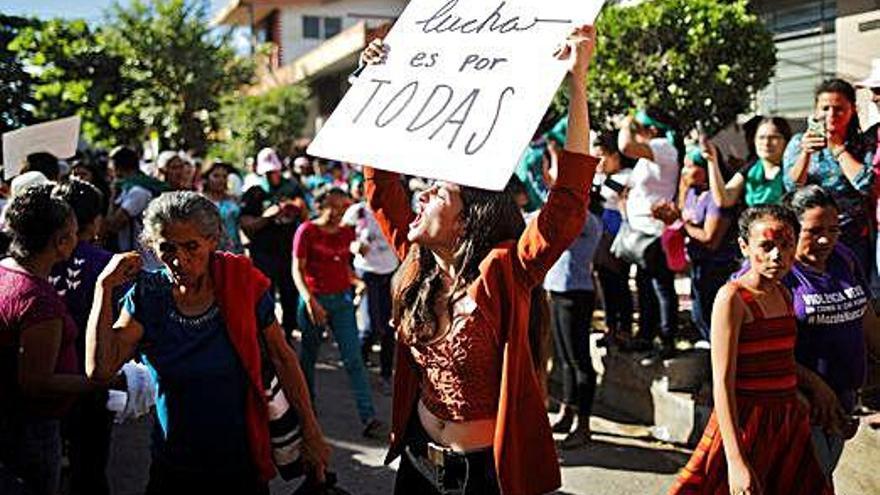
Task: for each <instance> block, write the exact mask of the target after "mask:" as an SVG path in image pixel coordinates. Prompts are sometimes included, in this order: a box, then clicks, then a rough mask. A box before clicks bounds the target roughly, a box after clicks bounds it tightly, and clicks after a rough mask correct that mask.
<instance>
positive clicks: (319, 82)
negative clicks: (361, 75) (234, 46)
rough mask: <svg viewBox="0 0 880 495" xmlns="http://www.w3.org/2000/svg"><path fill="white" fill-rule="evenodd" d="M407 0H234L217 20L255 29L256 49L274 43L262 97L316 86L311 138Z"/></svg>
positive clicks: (307, 131)
mask: <svg viewBox="0 0 880 495" xmlns="http://www.w3.org/2000/svg"><path fill="white" fill-rule="evenodd" d="M406 4H407V0H230V1H229V3H228V4H227V5H226V7H224V8H223V9H221V10H220V12H219V13H218V14H217V16H216V17H215V18H214V20H213V22H214V24H217V25H231V26H240V27H246V28H250V30H251V33H252V39H253V43H254V45H255V46H256V45H262V44H264V43H270V44H271V46H272V53H271V56H270V57H269V61H268V64H267V65H268V66H267V67H261V68H260V70H259V73H258V74H259V82H258V83H257V84H256V85H255V86H254V87H252V88H251V91H252V92H254V93H260V92H263V91H266V90H268V89H271V88H273V87H276V86H280V85H285V84H296V83H301V82H305V83H308V84H309V86H310V87H311V88H312V94H313V99H312V105H311V107H312V108H311V115H310V118H309V124H308V125H307V128H306V129H305V131H304V133H305V134H306V135H309V134H313V133H314V132H315V129H316V127H320V125H321V123H322V122H323V120H324V119H325V118H326V117H327V116H329V114H330V113H331V112H332V111H333V108H335V107H336V104H337V103H338V102H339V100H340V99H341V98H342V95H343V94H345V90H346V89H347V78H348V75H349V74H350V73H351V72H352V71H353V70H354V69H355V68H356V67H357V60H358V56H359V55H360V52H361V51H362V50H363V49H364V47H366V45H367V43H368V42H369V41H370V40H371V39H372V38H373V37H376V36H384V34H385V33H386V32H387V29H388V28H389V27H390V25H391V23H393V21H394V20H396V19H397V17H398V16H399V15H400V13H401V12H403V9H404V7H405V6H406Z"/></svg>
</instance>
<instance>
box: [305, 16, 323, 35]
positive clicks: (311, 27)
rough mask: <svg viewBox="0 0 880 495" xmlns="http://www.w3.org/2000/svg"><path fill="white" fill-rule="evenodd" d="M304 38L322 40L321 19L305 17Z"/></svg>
mask: <svg viewBox="0 0 880 495" xmlns="http://www.w3.org/2000/svg"><path fill="white" fill-rule="evenodd" d="M303 38H306V39H312V40H319V39H321V18H320V17H315V16H311V15H305V16H303Z"/></svg>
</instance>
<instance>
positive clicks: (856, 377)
mask: <svg viewBox="0 0 880 495" xmlns="http://www.w3.org/2000/svg"><path fill="white" fill-rule="evenodd" d="M784 283H785V285H786V286H787V287H788V288H789V289H791V292H792V296H793V298H794V312H795V316H796V318H797V322H798V336H797V346H796V348H795V353H796V356H797V361H798V363H800V364H801V365H803V366H806V367H807V368H809V369H810V370H812V371H814V372H815V373H817V374H818V375H819V376H821V377H822V378H823V379H824V380H825V382H826V383H828V385H829V386H830V387H831V388H832V389H833V390H834V391H835V392H836V393H837V395H838V397H839V398H840V400H841V403H842V405H843V407H844V408H846V409H847V410H852V408H853V407H854V405H855V404H854V401H855V396H854V395H855V394H854V392H855V390H856V389H858V388H860V387H861V386H862V384H863V383H864V381H865V373H866V351H865V335H864V325H863V317H864V315H865V310H866V308H867V304H868V294H869V291H868V284H867V282H866V279H865V276H864V272H862V268H861V265H860V264H859V262H858V260H857V259H856V258H855V256H854V255H853V254H852V251H850V250H849V249H848V248H847V247H846V246H844V245H842V244H840V243H838V244H837V246H835V248H834V252H833V253H832V254H831V256H830V257H829V258H828V261H827V263H826V268H825V272H817V271H815V270H813V269H812V268H810V267H808V266H805V265H803V264H801V263H795V265H794V266H793V267H792V270H791V273H789V274H788V275H787V276H786V277H785V279H784Z"/></svg>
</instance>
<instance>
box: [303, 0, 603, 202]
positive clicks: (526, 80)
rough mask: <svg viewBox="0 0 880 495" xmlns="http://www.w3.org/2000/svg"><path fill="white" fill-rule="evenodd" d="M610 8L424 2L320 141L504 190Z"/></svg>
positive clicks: (585, 3)
mask: <svg viewBox="0 0 880 495" xmlns="http://www.w3.org/2000/svg"><path fill="white" fill-rule="evenodd" d="M603 3H604V0H543V1H540V2H537V1H534V0H506V1H500V0H467V1H465V0H413V1H412V2H410V3H409V5H408V6H407V8H406V10H405V11H404V12H403V14H402V15H401V16H400V18H399V19H398V20H397V22H396V23H395V25H394V27H393V29H392V30H391V32H390V33H389V35H388V37H387V38H386V39H385V43H386V45H387V46H388V47H389V53H388V59H387V62H386V63H385V64H382V65H374V66H370V67H367V68H366V69H365V70H364V71H363V72H362V73H361V74H360V75H359V77H358V78H357V79H356V81H355V82H354V84H353V85H352V87H351V89H349V91H348V92H347V93H346V95H345V97H344V98H343V100H342V102H340V104H339V106H338V107H337V108H336V110H335V111H334V112H333V114H332V115H331V116H330V118H329V119H328V120H327V122H326V124H325V125H324V127H323V128H322V129H321V130H320V131H319V133H318V135H317V136H316V137H315V140H314V141H313V142H312V144H311V146H310V147H309V149H308V152H309V153H310V154H312V155H314V156H319V157H323V158H328V159H334V160H340V161H347V162H352V163H360V164H365V165H371V166H374V167H377V168H382V169H386V170H392V171H396V172H400V173H405V174H410V175H416V176H420V177H428V178H433V179H441V180H446V181H450V182H455V183H457V184H461V185H466V186H473V187H480V188H484V189H492V190H500V189H502V188H504V186H505V184H506V183H507V181H508V180H509V179H510V176H511V174H512V172H513V170H514V168H515V166H516V164H517V161H518V160H519V158H520V156H521V155H522V153H523V151H524V150H525V148H526V146H527V145H528V143H529V140H530V139H531V137H532V135H533V133H534V131H535V129H536V127H537V125H538V124H539V122H540V120H541V118H542V116H543V115H544V113H545V111H546V109H547V106H548V105H549V103H550V101H551V100H552V98H553V95H554V94H555V92H556V90H557V88H558V87H559V84H560V82H561V81H562V79H563V78H564V76H565V73H566V70H567V63H566V62H560V61H558V60H556V59H555V58H554V57H553V52H554V50H555V49H556V47H558V46H559V44H560V43H562V42H563V41H564V39H565V37H566V35H568V34H569V33H570V32H571V30H572V29H574V28H575V27H577V26H580V25H583V24H591V23H593V21H594V20H595V18H596V16H597V15H598V13H599V11H600V10H601V8H602V4H603Z"/></svg>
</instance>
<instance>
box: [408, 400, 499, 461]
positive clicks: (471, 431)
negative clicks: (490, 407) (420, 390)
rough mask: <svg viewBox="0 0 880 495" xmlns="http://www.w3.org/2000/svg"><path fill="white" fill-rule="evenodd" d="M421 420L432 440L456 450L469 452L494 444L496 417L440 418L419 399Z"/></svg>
mask: <svg viewBox="0 0 880 495" xmlns="http://www.w3.org/2000/svg"><path fill="white" fill-rule="evenodd" d="M418 410H419V420H420V421H421V422H422V426H423V427H424V428H425V431H426V432H427V433H428V436H429V437H431V440H433V441H434V442H436V443H437V444H439V445H442V446H444V447H449V448H451V449H452V450H454V451H456V452H469V451H473V450H480V449H484V448H487V447H491V446H492V442H493V439H494V438H495V418H490V419H478V420H474V421H447V420H445V419H440V418H438V417H437V416H435V415H434V414H432V413H431V411H429V410H428V408H427V407H425V404H423V403H422V401H421V400H420V401H419V407H418Z"/></svg>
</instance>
